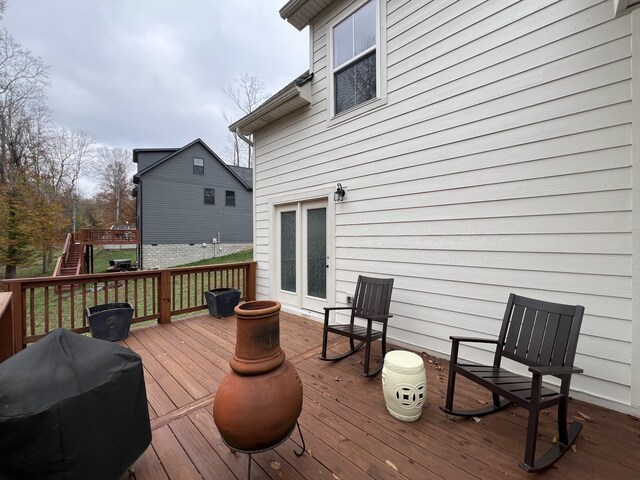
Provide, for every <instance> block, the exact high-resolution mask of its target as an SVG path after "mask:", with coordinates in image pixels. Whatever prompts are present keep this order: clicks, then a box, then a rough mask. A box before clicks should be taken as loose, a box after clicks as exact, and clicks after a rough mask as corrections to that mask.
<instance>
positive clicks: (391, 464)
mask: <svg viewBox="0 0 640 480" xmlns="http://www.w3.org/2000/svg"><path fill="white" fill-rule="evenodd" d="M384 463H386V464H387V465H389V466H390V467H391V468H393V469H394V470H395V471H398V467H396V466H395V465H394V464H393V462H392V461H391V460H385V462H384Z"/></svg>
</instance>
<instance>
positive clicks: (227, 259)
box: [177, 248, 253, 267]
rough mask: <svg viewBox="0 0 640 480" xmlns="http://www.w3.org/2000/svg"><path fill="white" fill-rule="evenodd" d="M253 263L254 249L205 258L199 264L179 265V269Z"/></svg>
mask: <svg viewBox="0 0 640 480" xmlns="http://www.w3.org/2000/svg"><path fill="white" fill-rule="evenodd" d="M251 261H253V249H252V248H251V249H249V250H243V251H242V252H238V253H232V254H231V255H225V256H223V257H217V258H205V259H204V260H200V261H198V262H193V263H185V264H184V265H177V266H178V267H197V266H198V265H215V264H218V263H234V262H251Z"/></svg>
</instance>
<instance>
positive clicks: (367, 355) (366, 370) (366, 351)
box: [364, 342, 371, 377]
mask: <svg viewBox="0 0 640 480" xmlns="http://www.w3.org/2000/svg"><path fill="white" fill-rule="evenodd" d="M370 358H371V342H367V344H366V346H365V349H364V376H365V377H368V376H369V360H370Z"/></svg>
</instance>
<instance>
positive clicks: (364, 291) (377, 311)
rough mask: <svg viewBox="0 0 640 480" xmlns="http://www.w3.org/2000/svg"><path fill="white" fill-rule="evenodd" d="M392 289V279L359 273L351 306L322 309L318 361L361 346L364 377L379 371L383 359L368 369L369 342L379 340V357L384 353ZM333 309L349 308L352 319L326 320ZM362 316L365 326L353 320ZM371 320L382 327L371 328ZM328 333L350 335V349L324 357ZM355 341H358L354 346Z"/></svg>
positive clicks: (342, 355)
mask: <svg viewBox="0 0 640 480" xmlns="http://www.w3.org/2000/svg"><path fill="white" fill-rule="evenodd" d="M392 289H393V278H371V277H364V276H362V275H359V276H358V283H357V284H356V293H355V295H354V297H353V304H352V306H351V307H332V308H325V309H324V331H323V334H322V356H321V357H320V359H321V360H327V361H333V360H342V359H343V358H346V357H348V356H349V355H351V354H353V353H355V352H357V351H358V350H359V349H360V347H362V345H366V347H365V356H364V376H365V377H373V376H374V375H377V374H378V372H380V370H382V362H380V366H379V367H378V368H376V369H375V370H374V371H370V369H369V360H370V357H371V342H373V341H374V340H377V339H382V356H383V358H384V355H385V354H386V353H387V320H388V319H389V318H391V317H393V315H389V304H390V303H391V291H392ZM332 310H351V319H350V322H349V323H346V324H336V323H332V324H330V323H329V314H330V312H331V311H332ZM356 318H362V319H364V320H366V321H367V326H366V327H365V326H361V325H357V324H356V323H355V322H354V320H355V319H356ZM373 322H377V323H380V324H381V325H382V329H381V330H377V329H374V328H373V325H372V324H373ZM329 332H331V333H336V334H338V335H343V336H346V337H349V344H350V347H351V349H350V350H348V351H346V352H345V353H343V354H341V355H337V356H334V357H327V337H328V334H329ZM354 340H358V342H359V343H358V344H357V345H356V344H355V342H354Z"/></svg>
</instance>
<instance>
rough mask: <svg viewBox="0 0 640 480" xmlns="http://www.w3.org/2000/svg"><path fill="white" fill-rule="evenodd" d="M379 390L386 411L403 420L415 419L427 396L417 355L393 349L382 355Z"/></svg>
mask: <svg viewBox="0 0 640 480" xmlns="http://www.w3.org/2000/svg"><path fill="white" fill-rule="evenodd" d="M382 391H383V392H384V401H385V403H386V404H387V410H388V411H389V413H390V414H391V416H392V417H394V418H396V419H398V420H401V421H403V422H415V421H416V420H418V419H419V418H420V415H421V414H422V408H423V407H424V401H425V399H426V398H427V377H426V374H425V371H424V362H423V361H422V357H420V355H416V354H415V353H411V352H406V351H404V350H394V351H392V352H389V353H387V354H386V355H385V356H384V364H383V367H382Z"/></svg>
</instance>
